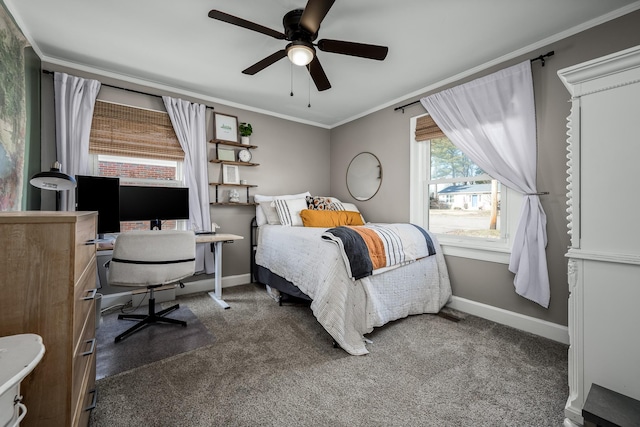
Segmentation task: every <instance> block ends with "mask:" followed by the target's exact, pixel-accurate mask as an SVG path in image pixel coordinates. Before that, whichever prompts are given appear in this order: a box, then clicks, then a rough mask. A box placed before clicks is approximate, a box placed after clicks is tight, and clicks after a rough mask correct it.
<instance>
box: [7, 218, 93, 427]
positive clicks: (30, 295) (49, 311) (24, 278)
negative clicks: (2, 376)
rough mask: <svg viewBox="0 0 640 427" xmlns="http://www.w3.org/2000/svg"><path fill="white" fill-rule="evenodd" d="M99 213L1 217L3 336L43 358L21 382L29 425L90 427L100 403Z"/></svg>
mask: <svg viewBox="0 0 640 427" xmlns="http://www.w3.org/2000/svg"><path fill="white" fill-rule="evenodd" d="M96 221H97V213H96V212H44V211H29V212H0V336H5V335H14V334H22V333H35V334H38V335H40V336H41V337H42V340H43V343H44V346H45V354H44V357H43V358H42V361H41V362H40V363H39V364H38V366H36V368H35V369H34V371H33V372H32V373H31V374H30V375H29V376H28V377H27V378H25V380H24V381H23V382H22V384H21V389H20V391H21V393H22V395H23V396H24V399H23V402H24V403H25V405H26V406H27V409H28V412H27V416H26V417H25V419H24V420H23V422H22V423H21V425H22V426H23V427H24V426H51V427H56V426H60V427H66V426H86V425H88V422H89V415H90V410H91V408H92V407H93V406H94V405H95V389H94V385H95V377H96V375H95V365H96V353H95V349H96V340H95V336H96V332H95V319H96V316H95V300H94V297H95V294H96V249H95V244H91V243H90V244H87V242H90V241H92V240H93V239H95V236H96V234H95V233H96Z"/></svg>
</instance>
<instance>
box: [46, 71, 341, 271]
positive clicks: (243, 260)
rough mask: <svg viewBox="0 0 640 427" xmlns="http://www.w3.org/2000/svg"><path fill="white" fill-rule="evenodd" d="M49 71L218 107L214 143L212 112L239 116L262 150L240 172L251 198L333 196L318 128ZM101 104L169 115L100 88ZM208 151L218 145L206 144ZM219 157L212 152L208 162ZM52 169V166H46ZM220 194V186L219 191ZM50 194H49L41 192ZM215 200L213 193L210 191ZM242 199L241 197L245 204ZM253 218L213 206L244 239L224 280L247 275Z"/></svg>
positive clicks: (228, 249)
mask: <svg viewBox="0 0 640 427" xmlns="http://www.w3.org/2000/svg"><path fill="white" fill-rule="evenodd" d="M43 68H44V69H46V70H49V71H61V72H66V73H68V74H72V75H75V76H79V77H86V78H94V79H96V80H98V81H100V82H101V83H103V85H112V86H117V87H119V88H127V89H133V90H138V91H141V92H145V93H149V94H153V95H156V94H157V95H160V96H162V95H169V96H175V97H177V98H182V99H187V100H189V101H193V102H200V103H203V104H206V105H209V106H212V107H214V108H215V110H211V109H207V133H208V135H207V137H208V139H209V140H210V139H212V138H213V111H216V112H220V113H225V114H230V115H234V116H237V117H238V121H242V122H249V123H251V124H252V126H253V135H252V136H251V144H252V145H257V146H258V148H257V149H255V150H252V154H253V159H252V162H256V163H259V164H260V165H259V166H257V167H241V168H240V178H241V179H246V180H247V181H248V182H249V183H250V184H256V185H258V187H257V188H254V189H252V190H251V195H253V194H267V195H276V194H288V193H299V192H304V191H310V192H311V193H312V194H322V195H324V194H329V183H330V180H329V174H328V172H327V171H328V170H329V168H330V163H329V162H330V156H329V149H330V144H329V141H330V136H329V134H330V131H329V130H328V129H323V128H319V127H315V126H310V125H306V124H301V123H297V122H292V121H288V120H284V119H280V118H276V117H272V116H268V115H264V114H260V113H255V112H252V111H247V110H243V109H238V108H232V107H228V106H225V105H221V104H215V103H211V102H207V101H206V100H201V99H197V98H189V97H185V96H181V95H179V94H172V93H169V92H163V91H160V90H157V89H154V88H148V87H142V86H138V85H133V84H131V83H128V82H124V81H119V80H115V79H113V78H106V77H103V76H99V75H94V74H89V73H86V72H83V71H80V70H74V69H69V68H63V67H60V66H56V65H54V64H43ZM98 99H102V100H106V101H112V102H118V103H121V104H125V105H131V106H135V107H141V108H148V109H153V110H158V111H165V108H164V104H163V103H162V99H161V98H159V97H156V96H149V95H144V94H139V93H135V92H131V91H126V90H121V89H114V88H112V87H108V86H102V87H101V89H100V92H99V94H98ZM53 105H54V104H53V75H50V74H43V76H42V144H43V149H42V156H43V159H42V164H43V168H44V167H46V168H47V170H48V168H49V166H50V165H51V163H52V162H53V161H54V157H55V120H54V106H53ZM208 145H209V151H211V150H214V149H215V148H214V147H215V145H214V144H208ZM212 158H215V155H214V154H212V153H210V154H209V159H212ZM45 165H48V166H45ZM219 168H220V166H219V165H217V164H213V163H210V165H209V176H210V181H220V178H219V177H220V172H219ZM221 189H222V187H221ZM239 190H241V189H239ZM43 193H51V192H43ZM210 194H211V200H213V196H214V194H215V190H214V189H213V188H211V192H210ZM242 195H244V193H241V200H242ZM47 196H48V195H47V194H43V209H54V208H55V205H54V199H53V198H46V197H47ZM254 216H255V208H253V207H248V206H241V207H236V206H213V207H212V208H211V220H212V221H214V222H216V223H217V224H218V225H220V226H221V229H220V230H219V231H220V232H223V233H232V234H238V235H241V236H244V240H239V241H236V242H235V243H233V244H227V245H225V246H224V256H223V258H222V259H223V266H222V269H223V275H224V276H233V275H238V274H245V273H248V272H249V255H250V244H249V243H250V240H249V230H250V223H251V219H252V218H253V217H254Z"/></svg>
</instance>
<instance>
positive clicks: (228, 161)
mask: <svg viewBox="0 0 640 427" xmlns="http://www.w3.org/2000/svg"><path fill="white" fill-rule="evenodd" d="M209 161H210V162H211V163H222V164H225V165H236V166H260V163H251V162H233V161H231V160H218V159H211V160H209Z"/></svg>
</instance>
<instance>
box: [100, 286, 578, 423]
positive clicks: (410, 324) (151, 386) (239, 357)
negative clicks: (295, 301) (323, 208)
mask: <svg viewBox="0 0 640 427" xmlns="http://www.w3.org/2000/svg"><path fill="white" fill-rule="evenodd" d="M224 298H225V301H227V302H228V303H229V304H230V305H231V309H229V310H223V309H221V308H220V307H219V306H218V305H217V304H216V303H215V302H214V301H213V300H212V299H211V298H210V297H209V296H208V295H207V294H206V293H203V294H196V295H190V296H185V297H181V298H179V299H178V301H179V302H180V304H181V306H185V307H188V308H189V309H190V310H191V311H192V312H193V313H194V314H195V315H196V316H197V317H198V319H199V320H200V322H201V323H202V324H203V325H204V326H205V327H206V328H208V329H209V331H211V332H212V333H213V334H214V335H215V337H216V342H215V343H214V344H212V345H206V346H203V347H200V348H198V349H195V350H192V351H188V352H186V353H182V354H178V355H175V356H172V357H169V358H166V359H163V360H160V361H157V362H154V363H150V364H147V365H144V366H141V367H138V368H135V369H132V370H129V371H127V372H123V373H121V374H117V375H113V376H109V377H106V378H103V379H101V380H99V381H98V382H97V389H98V401H97V407H96V409H94V410H93V412H92V415H91V425H92V426H94V427H99V426H109V427H113V426H138V425H144V426H561V425H562V421H563V419H564V415H563V409H564V404H565V402H566V398H567V395H568V387H567V346H566V345H562V344H559V343H556V342H553V341H550V340H547V339H544V338H539V337H536V336H534V335H531V334H528V333H524V332H520V331H517V330H514V329H511V328H509V327H505V326H501V325H498V324H495V323H492V322H489V321H487V320H484V319H480V318H477V317H474V316H470V315H462V317H463V319H462V320H461V321H460V322H457V323H456V322H451V321H449V320H446V319H444V318H442V317H439V316H434V315H420V316H410V317H408V318H406V319H401V320H398V321H395V322H391V323H390V324H388V325H385V326H384V327H381V328H377V329H376V330H375V331H374V332H373V333H371V334H369V335H368V336H367V337H368V338H370V339H371V340H373V344H369V345H368V349H369V350H370V352H371V353H370V354H368V355H366V356H350V355H348V354H347V353H345V352H344V351H343V350H341V349H336V348H333V347H332V339H331V337H330V336H329V335H328V334H327V333H326V332H325V331H324V329H323V328H322V326H320V324H318V322H317V321H316V320H315V318H314V317H313V315H312V313H311V311H310V309H309V308H308V307H306V306H303V305H288V306H283V307H280V306H278V305H277V303H276V302H275V301H273V300H272V299H271V298H270V297H269V296H268V295H267V294H266V292H265V291H264V289H263V288H261V287H259V286H258V285H243V286H237V287H233V288H228V289H225V290H224Z"/></svg>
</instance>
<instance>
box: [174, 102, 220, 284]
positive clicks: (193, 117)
mask: <svg viewBox="0 0 640 427" xmlns="http://www.w3.org/2000/svg"><path fill="white" fill-rule="evenodd" d="M162 100H163V101H164V105H165V107H166V109H167V112H168V113H169V117H170V118H171V124H173V129H174V130H175V131H176V135H177V136H178V141H180V146H181V147H182V149H183V150H184V175H185V182H186V184H187V187H189V221H190V222H191V225H192V227H193V228H195V229H196V230H202V231H211V214H210V213H209V178H208V174H207V165H208V162H207V126H206V107H205V106H204V105H201V104H192V103H190V102H188V101H184V100H182V99H177V98H171V97H169V96H163V97H162ZM203 270H204V271H205V272H206V273H213V271H214V263H213V253H212V252H211V251H210V250H209V245H198V247H197V250H196V271H203Z"/></svg>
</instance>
